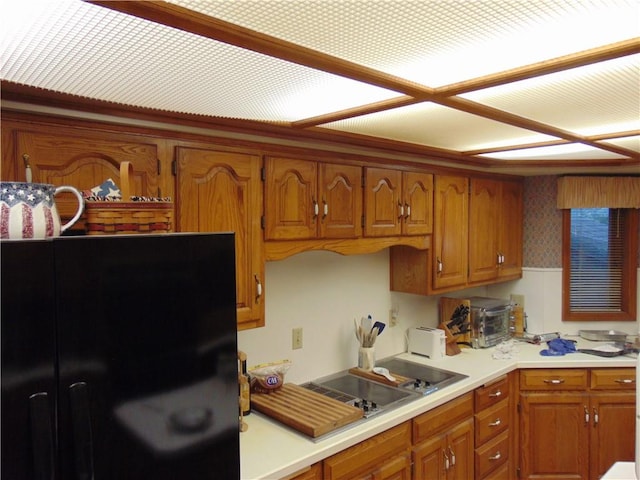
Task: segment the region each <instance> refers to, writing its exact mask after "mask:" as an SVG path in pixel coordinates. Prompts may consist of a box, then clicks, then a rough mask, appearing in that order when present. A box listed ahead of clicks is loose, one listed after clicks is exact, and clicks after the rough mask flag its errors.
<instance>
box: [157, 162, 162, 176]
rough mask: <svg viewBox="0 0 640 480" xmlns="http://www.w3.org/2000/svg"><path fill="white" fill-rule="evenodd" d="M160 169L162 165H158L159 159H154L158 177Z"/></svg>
mask: <svg viewBox="0 0 640 480" xmlns="http://www.w3.org/2000/svg"><path fill="white" fill-rule="evenodd" d="M161 168H162V164H161V163H160V159H159V158H156V170H157V173H158V175H160V169H161Z"/></svg>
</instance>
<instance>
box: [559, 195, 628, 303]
mask: <svg viewBox="0 0 640 480" xmlns="http://www.w3.org/2000/svg"><path fill="white" fill-rule="evenodd" d="M627 234H628V232H627V225H626V223H625V216H624V215H623V214H622V211H621V210H620V209H609V208H588V209H572V210H571V274H570V279H571V280H570V308H571V311H572V312H576V313H577V312H620V311H621V310H622V307H623V305H622V302H623V298H622V288H623V270H624V269H623V266H624V265H623V262H624V256H625V255H624V253H625V252H624V239H625V235H627Z"/></svg>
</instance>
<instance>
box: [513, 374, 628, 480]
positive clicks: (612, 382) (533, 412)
mask: <svg viewBox="0 0 640 480" xmlns="http://www.w3.org/2000/svg"><path fill="white" fill-rule="evenodd" d="M634 389H635V370H634V369H632V368H612V369H592V370H589V369H540V370H522V371H521V372H520V405H519V412H520V429H521V430H520V477H521V478H525V479H527V478H536V479H554V480H562V479H570V478H571V479H598V478H600V477H601V476H602V475H603V474H604V473H605V472H606V471H607V470H608V469H609V468H610V467H611V466H612V465H613V464H614V463H615V462H617V461H633V460H634V451H635V429H634V428H633V425H635V393H634Z"/></svg>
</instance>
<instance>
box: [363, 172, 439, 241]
mask: <svg viewBox="0 0 640 480" xmlns="http://www.w3.org/2000/svg"><path fill="white" fill-rule="evenodd" d="M364 203H365V226H364V234H365V236H368V237H386V236H395V235H428V234H430V233H431V231H432V225H433V217H432V211H433V210H432V209H433V175H431V174H428V173H421V172H403V171H400V170H393V169H386V168H368V167H367V168H365V199H364Z"/></svg>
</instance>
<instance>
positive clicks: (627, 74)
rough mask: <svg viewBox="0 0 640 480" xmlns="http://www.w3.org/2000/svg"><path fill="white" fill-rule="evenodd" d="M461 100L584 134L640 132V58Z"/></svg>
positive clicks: (638, 56)
mask: <svg viewBox="0 0 640 480" xmlns="http://www.w3.org/2000/svg"><path fill="white" fill-rule="evenodd" d="M461 97H464V98H468V99H471V100H473V101H476V102H479V103H482V104H486V105H490V106H492V107H495V108H498V109H500V110H505V111H507V112H510V113H514V114H516V115H519V116H522V117H526V118H529V119H532V120H536V121H538V122H542V123H546V124H550V125H554V126H556V127H559V128H562V129H565V130H569V131H572V132H574V133H577V134H579V135H596V134H603V133H609V132H615V131H623V130H631V129H640V54H637V55H631V56H627V57H623V58H619V59H615V60H609V61H606V62H601V63H598V64H595V65H588V66H585V67H581V68H575V69H572V70H567V71H564V72H558V73H554V74H550V75H545V76H542V77H538V78H531V79H527V80H523V81H520V82H514V83H512V84H510V85H504V86H498V87H493V88H488V89H484V90H479V91H477V92H472V93H468V94H463V95H461Z"/></svg>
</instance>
